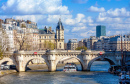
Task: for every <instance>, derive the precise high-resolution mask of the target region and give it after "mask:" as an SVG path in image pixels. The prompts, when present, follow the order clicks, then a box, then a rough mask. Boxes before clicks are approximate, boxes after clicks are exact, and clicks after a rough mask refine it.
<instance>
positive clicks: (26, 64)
mask: <svg viewBox="0 0 130 84" xmlns="http://www.w3.org/2000/svg"><path fill="white" fill-rule="evenodd" d="M32 60H42V61H44V62H45V63H46V65H47V67H48V69H49V63H48V61H46V60H45V59H43V58H42V59H41V58H32V59H29V60H28V61H27V62H26V63H25V71H27V66H28V64H29V62H31V61H32Z"/></svg>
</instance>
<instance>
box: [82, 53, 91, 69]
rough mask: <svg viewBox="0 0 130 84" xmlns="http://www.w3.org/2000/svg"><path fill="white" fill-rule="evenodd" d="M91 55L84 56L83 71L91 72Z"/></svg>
mask: <svg viewBox="0 0 130 84" xmlns="http://www.w3.org/2000/svg"><path fill="white" fill-rule="evenodd" d="M90 57H91V56H90V55H84V56H83V61H84V65H83V71H90V68H88V63H89V61H90V59H91V58H90Z"/></svg>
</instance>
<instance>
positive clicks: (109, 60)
mask: <svg viewBox="0 0 130 84" xmlns="http://www.w3.org/2000/svg"><path fill="white" fill-rule="evenodd" d="M97 60H104V61H108V62H109V64H110V65H115V64H116V62H115V61H114V60H112V59H111V58H107V57H104V58H102V57H96V58H94V59H92V60H90V61H89V63H88V67H87V69H88V70H90V68H91V65H92V64H93V62H94V61H97Z"/></svg>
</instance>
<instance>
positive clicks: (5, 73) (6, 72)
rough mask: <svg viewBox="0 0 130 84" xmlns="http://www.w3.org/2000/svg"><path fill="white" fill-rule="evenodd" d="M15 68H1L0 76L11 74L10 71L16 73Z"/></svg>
mask: <svg viewBox="0 0 130 84" xmlns="http://www.w3.org/2000/svg"><path fill="white" fill-rule="evenodd" d="M16 72H17V71H16V70H2V71H0V77H2V76H5V75H8V74H11V73H16Z"/></svg>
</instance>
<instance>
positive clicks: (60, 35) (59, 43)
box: [56, 19, 64, 49]
mask: <svg viewBox="0 0 130 84" xmlns="http://www.w3.org/2000/svg"><path fill="white" fill-rule="evenodd" d="M56 48H57V49H64V26H63V25H62V22H61V19H59V22H58V24H57V27H56Z"/></svg>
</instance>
